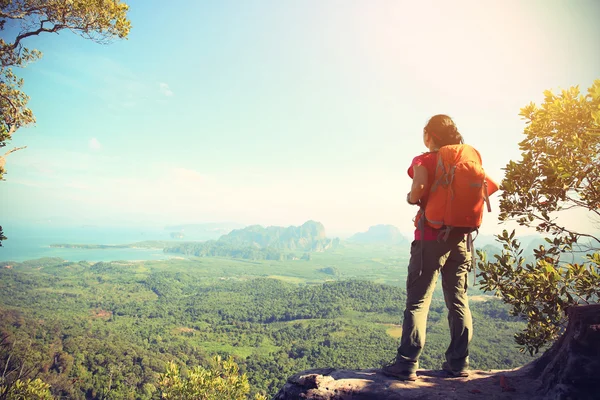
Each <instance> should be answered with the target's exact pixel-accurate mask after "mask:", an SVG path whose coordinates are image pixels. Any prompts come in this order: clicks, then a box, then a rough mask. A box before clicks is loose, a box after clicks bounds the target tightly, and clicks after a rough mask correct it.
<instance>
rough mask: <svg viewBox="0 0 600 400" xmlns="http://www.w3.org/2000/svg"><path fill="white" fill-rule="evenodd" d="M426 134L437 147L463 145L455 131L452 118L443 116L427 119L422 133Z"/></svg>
mask: <svg viewBox="0 0 600 400" xmlns="http://www.w3.org/2000/svg"><path fill="white" fill-rule="evenodd" d="M425 132H426V133H428V134H429V135H430V136H431V138H432V140H433V141H434V143H435V144H436V145H437V146H439V147H442V146H447V145H450V144H462V143H464V140H463V137H462V135H461V134H460V132H458V129H456V125H455V124H454V121H452V118H450V117H449V116H447V115H444V114H438V115H434V116H433V117H431V118H430V119H429V122H427V125H425V128H423V133H425Z"/></svg>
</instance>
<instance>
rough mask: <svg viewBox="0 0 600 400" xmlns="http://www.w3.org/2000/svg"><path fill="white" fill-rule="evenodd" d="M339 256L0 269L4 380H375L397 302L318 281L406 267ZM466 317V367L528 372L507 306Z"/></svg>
mask: <svg viewBox="0 0 600 400" xmlns="http://www.w3.org/2000/svg"><path fill="white" fill-rule="evenodd" d="M346 251H350V250H348V249H347V250H346ZM336 252H338V254H337V255H335V257H334V256H332V255H329V254H327V253H314V260H313V261H310V262H306V261H294V262H276V263H273V262H267V261H265V262H249V261H241V260H227V259H221V258H218V259H211V258H201V259H196V260H169V261H152V262H122V261H121V262H118V261H115V262H101V263H88V262H66V261H64V260H62V259H59V258H44V259H39V260H30V261H26V262H22V263H15V262H0V335H6V337H7V338H8V341H7V346H4V347H0V371H2V370H4V367H5V366H6V365H7V363H8V364H10V365H9V368H8V371H20V370H21V367H23V375H22V376H21V379H35V378H37V377H39V378H40V379H42V380H43V381H44V382H46V383H48V384H50V385H51V389H50V390H51V392H52V394H53V395H54V396H56V397H58V398H69V399H74V400H80V399H81V400H83V399H86V398H136V399H140V400H150V399H155V398H157V396H158V393H159V388H158V382H159V376H160V375H162V374H164V373H165V370H166V367H167V365H168V363H169V362H170V361H174V362H175V363H176V364H177V365H178V366H180V368H181V371H183V372H182V374H181V376H182V378H181V379H184V378H185V377H186V376H187V375H186V374H187V372H186V371H189V370H193V368H194V367H196V366H199V365H202V366H207V369H210V368H208V366H209V365H210V359H211V358H213V357H214V356H216V355H219V356H221V357H222V358H223V359H227V358H228V357H229V356H230V355H231V356H234V357H235V361H236V363H237V364H238V365H239V373H240V374H246V376H247V378H248V383H249V385H250V392H249V395H250V396H251V397H252V396H254V395H255V394H257V393H262V394H268V395H269V396H273V395H274V394H275V393H276V392H277V391H278V390H279V389H280V388H281V387H282V386H283V385H284V384H285V382H286V380H287V378H288V377H289V376H290V375H292V374H294V373H297V372H298V371H302V370H306V369H309V368H326V367H335V368H352V369H357V368H374V367H378V366H379V365H380V364H381V363H382V362H385V361H388V360H389V358H390V355H393V354H394V353H395V350H396V347H397V346H398V340H397V338H396V337H394V336H392V335H391V334H389V333H388V330H390V329H391V328H395V329H397V324H398V322H399V320H400V315H401V312H402V309H403V307H404V302H405V292H404V289H403V288H401V287H398V286H390V285H384V284H380V283H375V282H369V281H356V280H339V281H332V282H323V280H325V279H331V275H327V274H325V273H322V272H317V271H318V269H320V268H323V266H324V265H328V264H330V262H331V260H333V259H334V258H335V259H342V260H348V262H345V261H343V262H342V263H340V264H339V265H337V266H336V268H337V269H338V271H339V273H340V275H341V277H344V276H347V275H348V274H354V273H356V272H357V271H363V273H365V274H366V273H369V274H373V272H374V271H373V270H376V269H377V268H380V269H379V271H384V270H385V271H387V273H388V274H389V276H393V277H394V279H395V277H396V276H398V275H400V276H402V277H404V276H405V275H404V276H403V275H402V273H405V272H406V267H405V264H402V265H397V263H394V265H395V266H392V264H391V262H390V264H389V265H388V264H387V263H383V265H382V266H380V267H377V265H378V263H381V262H382V260H380V259H378V261H377V262H373V264H367V263H366V262H365V261H364V260H369V259H372V258H373V256H374V255H375V254H377V253H375V252H371V253H369V252H366V251H365V250H362V252H357V253H356V254H355V256H353V257H357V259H358V260H359V261H358V262H357V261H355V263H356V266H353V262H352V260H353V259H354V258H352V257H349V256H347V255H344V254H343V253H339V252H340V250H339V249H338V250H336ZM352 254H354V253H352ZM323 260H327V261H326V262H324V261H323ZM366 265H367V266H369V267H365V266H366ZM371 266H372V267H371ZM9 267H10V268H9ZM370 269H372V270H370ZM365 270H367V271H365ZM369 270H370V271H369ZM275 273H276V274H278V275H281V274H286V273H290V274H292V275H291V277H294V280H293V281H294V282H295V281H296V277H298V276H309V277H310V279H311V281H312V282H314V283H312V284H306V282H307V281H306V280H302V279H298V281H299V282H300V284H290V283H285V282H282V281H281V280H279V279H267V278H264V276H270V275H272V274H275ZM373 277H374V279H378V280H379V279H380V275H378V274H375V275H373ZM282 278H284V277H282ZM319 281H320V282H319ZM445 308H446V307H445V304H444V301H443V298H442V296H441V294H440V295H434V299H433V301H432V305H431V311H430V314H429V316H430V320H429V325H428V333H427V338H428V339H427V346H426V348H425V350H424V353H423V356H422V366H423V368H439V365H440V364H441V361H443V360H442V358H443V354H444V352H445V350H446V346H447V340H448V324H447V319H446V312H445ZM471 310H472V313H473V319H474V324H475V330H476V332H477V334H476V335H475V337H474V340H473V346H472V347H471V349H470V353H471V356H472V357H471V360H472V366H473V367H474V368H481V369H498V368H514V367H517V366H519V365H523V364H524V363H526V362H528V361H530V360H531V358H530V357H529V356H528V355H525V354H520V353H519V352H518V351H516V348H515V347H514V346H513V345H512V333H514V332H516V331H518V330H519V329H522V327H523V326H524V323H523V322H520V321H518V320H517V319H516V318H514V317H511V316H509V315H508V312H507V307H506V305H504V304H503V303H502V302H501V301H499V300H493V301H488V302H483V303H477V302H475V303H473V304H472V306H471ZM2 337H4V336H0V338H2ZM9 356H10V360H9ZM16 373H18V372H16ZM16 373H15V374H16ZM15 374H13V375H11V379H16V378H17V376H16V375H15Z"/></svg>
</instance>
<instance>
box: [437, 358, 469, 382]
mask: <svg viewBox="0 0 600 400" xmlns="http://www.w3.org/2000/svg"><path fill="white" fill-rule="evenodd" d="M442 369H443V370H444V371H445V372H447V373H448V374H449V375H451V376H452V377H453V378H466V377H468V376H469V371H467V367H464V368H461V369H452V367H450V364H448V361H444V363H443V364H442Z"/></svg>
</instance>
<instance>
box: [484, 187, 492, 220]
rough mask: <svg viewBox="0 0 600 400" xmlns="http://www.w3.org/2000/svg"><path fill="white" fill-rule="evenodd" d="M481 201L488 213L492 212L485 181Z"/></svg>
mask: <svg viewBox="0 0 600 400" xmlns="http://www.w3.org/2000/svg"><path fill="white" fill-rule="evenodd" d="M483 200H485V204H486V206H487V210H488V212H492V206H491V205H490V195H489V193H488V184H487V179H484V180H483Z"/></svg>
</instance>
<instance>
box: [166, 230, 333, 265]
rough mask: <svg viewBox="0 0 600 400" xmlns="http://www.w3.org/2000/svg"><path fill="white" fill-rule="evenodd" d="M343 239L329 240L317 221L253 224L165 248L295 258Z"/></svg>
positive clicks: (202, 254) (203, 253) (202, 253)
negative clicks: (296, 252)
mask: <svg viewBox="0 0 600 400" xmlns="http://www.w3.org/2000/svg"><path fill="white" fill-rule="evenodd" d="M339 242H340V241H339V239H337V238H335V239H329V238H327V236H326V234H325V227H324V226H323V224H321V223H320V222H317V221H307V222H305V223H304V224H302V225H301V226H288V227H282V226H268V227H266V228H265V227H263V226H260V225H251V226H248V227H246V228H243V229H234V230H233V231H231V232H230V233H228V234H226V235H223V236H221V237H220V238H219V239H218V240H209V241H206V242H202V243H199V242H185V243H181V244H178V245H174V246H170V247H167V248H165V249H164V251H165V252H167V253H182V254H186V255H194V256H198V257H205V256H218V257H236V258H246V259H267V260H284V259H291V260H295V259H298V258H299V257H298V256H297V255H295V254H293V253H292V252H294V251H298V252H322V251H325V250H328V249H330V248H334V247H336V246H337V245H338V244H339Z"/></svg>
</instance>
